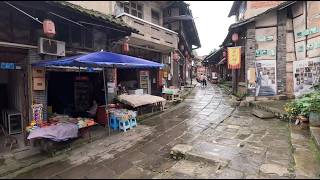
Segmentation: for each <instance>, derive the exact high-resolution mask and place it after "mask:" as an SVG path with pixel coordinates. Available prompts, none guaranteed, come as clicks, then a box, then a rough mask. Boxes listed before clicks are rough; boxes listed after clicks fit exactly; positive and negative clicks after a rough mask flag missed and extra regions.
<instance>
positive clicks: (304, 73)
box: [293, 58, 320, 96]
mask: <svg viewBox="0 0 320 180" xmlns="http://www.w3.org/2000/svg"><path fill="white" fill-rule="evenodd" d="M319 77H320V59H319V58H313V59H309V60H301V61H294V62H293V83H294V84H293V88H294V95H295V96H300V95H303V94H305V93H308V92H311V91H313V89H312V86H313V84H317V83H319Z"/></svg>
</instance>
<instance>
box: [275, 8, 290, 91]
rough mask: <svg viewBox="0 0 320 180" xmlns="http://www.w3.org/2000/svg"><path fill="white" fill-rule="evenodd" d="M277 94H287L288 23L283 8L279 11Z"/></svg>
mask: <svg viewBox="0 0 320 180" xmlns="http://www.w3.org/2000/svg"><path fill="white" fill-rule="evenodd" d="M277 19H278V20H277V22H278V27H277V63H276V65H277V90H278V92H277V94H278V95H285V94H286V64H287V62H286V55H287V50H286V47H287V46H286V35H287V30H286V23H287V12H286V10H282V11H279V12H278V17H277Z"/></svg>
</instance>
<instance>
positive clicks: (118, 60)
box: [32, 51, 164, 68]
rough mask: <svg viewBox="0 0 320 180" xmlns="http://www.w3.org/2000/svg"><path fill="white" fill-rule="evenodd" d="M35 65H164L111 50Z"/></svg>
mask: <svg viewBox="0 0 320 180" xmlns="http://www.w3.org/2000/svg"><path fill="white" fill-rule="evenodd" d="M32 66H35V67H59V66H69V67H70V66H71V67H100V68H161V67H163V66H164V65H163V64H160V63H157V62H152V61H148V60H145V59H142V58H137V57H132V56H127V55H123V54H116V53H111V52H104V51H101V52H94V53H89V54H85V55H77V56H72V57H66V58H63V59H59V60H47V61H42V62H37V63H33V64H32Z"/></svg>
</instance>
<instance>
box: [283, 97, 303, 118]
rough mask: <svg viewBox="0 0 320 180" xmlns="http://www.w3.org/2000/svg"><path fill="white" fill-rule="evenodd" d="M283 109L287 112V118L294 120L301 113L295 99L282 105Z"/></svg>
mask: <svg viewBox="0 0 320 180" xmlns="http://www.w3.org/2000/svg"><path fill="white" fill-rule="evenodd" d="M284 109H285V111H286V112H287V113H288V114H287V115H288V118H289V120H294V119H296V118H297V116H298V115H299V114H300V113H301V111H300V108H299V106H298V103H297V102H296V101H293V102H290V103H287V104H286V105H285V107H284Z"/></svg>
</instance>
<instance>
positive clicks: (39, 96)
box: [28, 49, 56, 120]
mask: <svg viewBox="0 0 320 180" xmlns="http://www.w3.org/2000/svg"><path fill="white" fill-rule="evenodd" d="M43 59H56V57H55V56H49V55H44V56H43V57H41V56H40V55H39V53H38V50H37V49H30V50H29V54H28V60H29V68H30V71H29V72H30V73H31V75H30V83H32V67H31V64H32V63H35V62H39V61H41V60H43ZM47 86H48V84H47V81H46V90H45V91H34V90H33V86H31V90H30V92H31V97H32V99H31V104H32V103H33V102H34V103H37V104H43V118H44V120H47V112H48V111H47V109H48V106H47V94H48V88H47ZM30 113H32V111H30Z"/></svg>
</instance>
